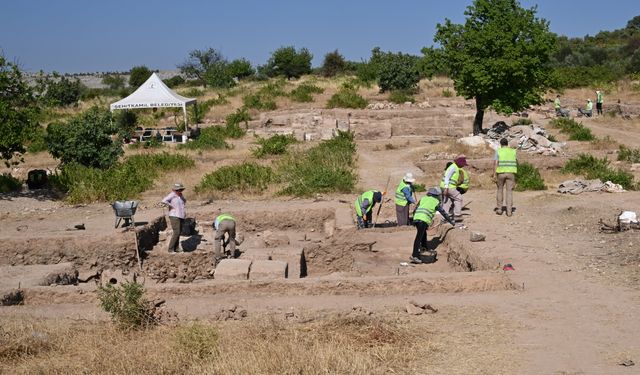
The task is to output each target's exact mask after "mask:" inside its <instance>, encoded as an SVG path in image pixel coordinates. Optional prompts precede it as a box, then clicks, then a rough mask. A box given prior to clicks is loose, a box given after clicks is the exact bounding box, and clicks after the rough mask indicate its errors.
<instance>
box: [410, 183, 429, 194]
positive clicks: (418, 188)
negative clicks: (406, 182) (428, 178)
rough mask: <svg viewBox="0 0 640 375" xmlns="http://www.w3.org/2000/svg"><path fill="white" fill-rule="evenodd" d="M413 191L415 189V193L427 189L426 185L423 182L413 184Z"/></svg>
mask: <svg viewBox="0 0 640 375" xmlns="http://www.w3.org/2000/svg"><path fill="white" fill-rule="evenodd" d="M412 186H413V191H415V192H416V193H422V192H425V191H427V185H425V184H413V185H412Z"/></svg>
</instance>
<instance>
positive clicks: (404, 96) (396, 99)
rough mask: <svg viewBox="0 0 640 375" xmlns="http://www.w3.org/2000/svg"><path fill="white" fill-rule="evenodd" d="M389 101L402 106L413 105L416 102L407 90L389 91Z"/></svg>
mask: <svg viewBox="0 0 640 375" xmlns="http://www.w3.org/2000/svg"><path fill="white" fill-rule="evenodd" d="M389 101H391V102H393V103H396V104H403V103H406V102H411V103H415V101H416V100H415V99H414V98H413V95H411V92H410V91H408V90H394V91H391V94H389Z"/></svg>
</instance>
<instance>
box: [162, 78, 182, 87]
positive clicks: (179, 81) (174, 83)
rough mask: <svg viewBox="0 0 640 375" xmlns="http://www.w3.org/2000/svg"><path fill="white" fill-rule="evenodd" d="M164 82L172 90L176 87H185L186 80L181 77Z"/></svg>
mask: <svg viewBox="0 0 640 375" xmlns="http://www.w3.org/2000/svg"><path fill="white" fill-rule="evenodd" d="M162 82H164V84H165V85H167V86H169V87H170V88H174V87H176V86H179V85H183V84H184V83H185V80H184V78H182V77H181V76H173V77H171V78H167V79H164V80H162Z"/></svg>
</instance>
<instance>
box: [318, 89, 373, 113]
mask: <svg viewBox="0 0 640 375" xmlns="http://www.w3.org/2000/svg"><path fill="white" fill-rule="evenodd" d="M366 106H367V100H366V99H365V98H363V97H362V96H360V95H359V94H358V90H357V89H356V88H355V87H354V86H353V85H351V84H347V85H343V86H342V87H341V88H340V90H338V92H336V93H335V94H333V96H331V98H330V99H329V101H328V102H327V108H356V109H358V108H359V109H362V108H365V107H366Z"/></svg>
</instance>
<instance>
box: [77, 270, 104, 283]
mask: <svg viewBox="0 0 640 375" xmlns="http://www.w3.org/2000/svg"><path fill="white" fill-rule="evenodd" d="M98 276H100V274H99V273H98V272H97V271H83V272H79V273H78V282H81V283H86V282H89V281H90V280H93V279H97V278H98Z"/></svg>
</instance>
